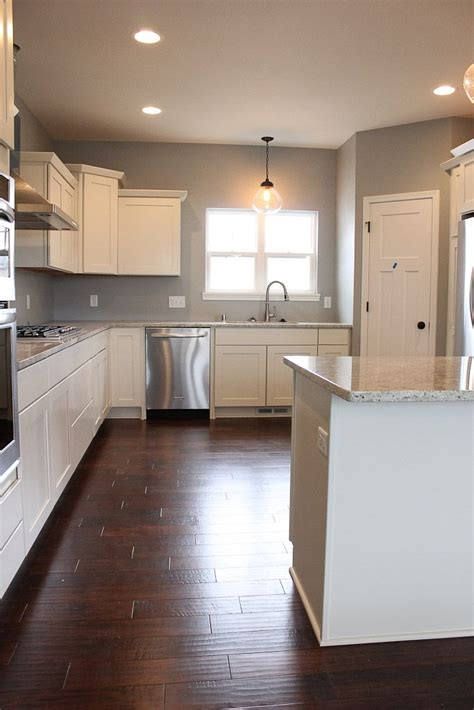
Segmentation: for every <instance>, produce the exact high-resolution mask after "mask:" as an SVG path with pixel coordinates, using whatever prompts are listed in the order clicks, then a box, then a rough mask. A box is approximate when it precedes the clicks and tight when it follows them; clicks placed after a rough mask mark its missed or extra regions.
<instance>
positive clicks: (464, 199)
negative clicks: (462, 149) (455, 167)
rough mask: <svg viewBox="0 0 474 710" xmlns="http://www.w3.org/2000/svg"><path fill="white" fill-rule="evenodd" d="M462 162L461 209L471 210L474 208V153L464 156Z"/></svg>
mask: <svg viewBox="0 0 474 710" xmlns="http://www.w3.org/2000/svg"><path fill="white" fill-rule="evenodd" d="M464 158H465V159H464V160H463V161H462V162H461V165H460V168H461V179H460V188H461V191H460V193H461V194H460V198H459V206H460V211H461V212H463V213H465V212H470V211H471V210H474V153H469V154H468V155H467V156H464Z"/></svg>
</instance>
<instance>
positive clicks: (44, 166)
mask: <svg viewBox="0 0 474 710" xmlns="http://www.w3.org/2000/svg"><path fill="white" fill-rule="evenodd" d="M20 173H21V176H22V177H23V178H24V179H25V180H26V181H27V182H28V183H29V184H30V185H31V186H32V187H34V188H35V190H37V191H38V192H39V193H40V194H41V195H43V196H44V197H45V198H46V199H47V200H49V201H50V202H53V203H54V204H56V205H58V207H60V208H61V209H62V210H63V211H64V212H65V213H66V214H67V215H68V216H69V217H72V218H73V219H76V189H77V180H76V179H75V178H74V176H73V175H72V174H71V173H70V172H69V170H68V169H67V168H66V166H65V165H64V163H62V162H61V160H60V159H59V158H58V156H57V155H56V154H55V153H28V152H23V153H22V154H21V160H20ZM77 239H78V236H77V232H75V231H71V230H49V231H48V230H21V229H19V230H17V232H16V245H17V246H16V264H17V266H23V267H34V268H45V267H46V268H51V269H59V270H61V271H71V272H73V271H76V260H77Z"/></svg>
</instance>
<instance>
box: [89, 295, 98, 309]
mask: <svg viewBox="0 0 474 710" xmlns="http://www.w3.org/2000/svg"><path fill="white" fill-rule="evenodd" d="M90 305H91V308H97V306H98V305H99V296H97V295H92V294H91V297H90Z"/></svg>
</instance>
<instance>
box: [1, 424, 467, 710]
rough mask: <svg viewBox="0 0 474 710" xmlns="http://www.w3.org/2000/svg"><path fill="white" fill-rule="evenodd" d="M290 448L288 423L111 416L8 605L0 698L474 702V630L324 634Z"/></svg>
mask: <svg viewBox="0 0 474 710" xmlns="http://www.w3.org/2000/svg"><path fill="white" fill-rule="evenodd" d="M289 451H290V425H289V422H288V420H283V419H279V420H227V421H220V422H217V423H209V422H204V421H197V422H161V421H152V422H148V423H143V422H137V421H125V420H122V421H118V420H115V421H107V422H106V423H105V424H104V426H103V428H102V430H101V432H100V433H99V435H98V436H97V438H96V440H95V442H94V443H93V444H92V446H91V448H90V449H89V451H88V453H87V455H86V457H85V458H84V460H83V462H82V465H81V467H80V470H79V471H78V472H77V473H76V475H75V476H74V478H73V479H72V481H71V483H70V485H69V487H68V489H67V491H66V492H65V494H64V496H63V499H62V501H61V502H60V503H59V505H58V506H57V508H56V510H55V512H54V514H53V516H52V518H51V520H50V521H49V522H48V525H47V527H46V529H45V530H44V531H43V533H42V534H41V536H40V538H39V539H38V541H37V543H36V544H35V546H34V548H33V550H32V551H31V553H30V555H29V557H28V559H27V561H26V562H25V564H24V566H23V568H22V570H21V572H20V574H19V576H18V578H17V580H16V581H15V583H14V585H13V587H12V588H11V589H10V590H9V592H8V595H7V597H6V598H5V599H4V600H3V601H2V602H1V603H0V633H1V644H0V708H9V707H21V708H35V707H47V708H144V709H148V708H149V709H153V710H159V709H160V708H167V709H169V710H171V709H173V708H228V707H240V708H242V707H258V706H265V707H268V706H271V707H273V708H292V707H297V708H300V709H301V708H329V709H333V708H345V709H348V710H349V709H350V710H357V709H359V708H369V709H370V708H373V709H377V710H379V709H381V708H396V709H405V708H406V709H411V708H413V709H415V708H416V709H417V710H419V709H423V708H466V709H468V708H469V710H472V708H473V707H474V639H472V638H470V639H469V638H465V639H452V640H438V641H435V640H433V641H424V642H410V643H391V644H377V645H365V646H346V647H331V648H324V649H320V648H319V647H318V644H317V642H316V640H315V638H314V635H313V632H312V630H311V627H310V625H309V622H308V620H307V618H306V615H305V612H304V610H303V607H302V605H301V603H300V601H299V598H298V595H297V594H296V592H295V590H294V588H293V585H292V582H291V580H290V577H289V575H288V567H289V565H290V561H291V554H290V546H289V543H288V540H287V535H288V532H287V531H288V487H289ZM400 524H403V520H401V521H400ZM440 574H442V570H440ZM374 608H376V600H374Z"/></svg>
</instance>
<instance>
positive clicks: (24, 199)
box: [11, 171, 79, 231]
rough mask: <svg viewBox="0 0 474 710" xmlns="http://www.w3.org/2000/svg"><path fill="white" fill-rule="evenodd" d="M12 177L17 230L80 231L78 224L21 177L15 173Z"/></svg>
mask: <svg viewBox="0 0 474 710" xmlns="http://www.w3.org/2000/svg"><path fill="white" fill-rule="evenodd" d="M11 175H12V178H13V179H14V180H15V204H16V210H15V227H16V229H54V230H58V229H66V230H71V231H77V230H78V229H79V225H78V224H77V222H75V221H74V220H73V219H71V217H69V215H67V214H66V213H65V212H64V211H63V210H62V209H60V208H59V207H58V206H57V205H55V204H53V203H52V202H49V201H48V200H46V199H45V198H44V197H43V196H42V195H40V194H39V192H37V191H36V190H35V189H34V188H33V187H31V185H29V184H28V183H27V182H26V180H24V179H23V178H22V177H21V175H18V173H16V172H14V171H12V173H11Z"/></svg>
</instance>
